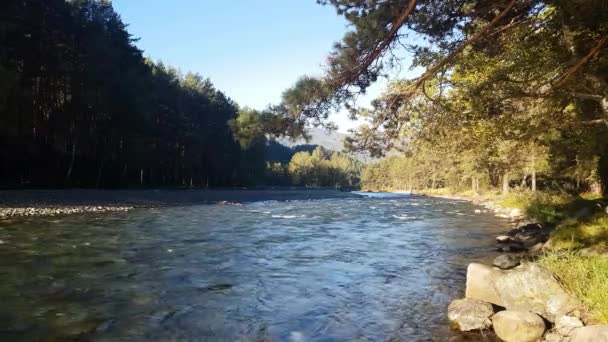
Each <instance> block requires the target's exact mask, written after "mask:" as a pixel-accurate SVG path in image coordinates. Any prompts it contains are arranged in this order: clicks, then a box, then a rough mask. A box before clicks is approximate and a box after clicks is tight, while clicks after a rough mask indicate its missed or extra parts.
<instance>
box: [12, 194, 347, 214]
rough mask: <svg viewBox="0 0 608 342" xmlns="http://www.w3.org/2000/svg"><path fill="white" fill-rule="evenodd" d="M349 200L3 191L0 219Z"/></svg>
mask: <svg viewBox="0 0 608 342" xmlns="http://www.w3.org/2000/svg"><path fill="white" fill-rule="evenodd" d="M349 197H358V195H355V194H352V193H348V192H340V191H336V190H326V189H318V190H311V189H281V190H4V191H0V220H1V219H6V218H11V217H31V216H57V215H69V214H83V213H108V212H125V211H129V210H131V209H134V208H147V207H162V206H180V205H194V204H214V203H220V204H221V203H223V204H235V203H244V202H256V201H289V200H309V199H324V198H349Z"/></svg>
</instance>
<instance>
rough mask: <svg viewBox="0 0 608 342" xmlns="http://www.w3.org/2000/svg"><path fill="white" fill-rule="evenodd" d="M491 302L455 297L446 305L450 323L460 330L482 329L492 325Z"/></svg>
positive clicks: (492, 310) (492, 312)
mask: <svg viewBox="0 0 608 342" xmlns="http://www.w3.org/2000/svg"><path fill="white" fill-rule="evenodd" d="M493 314H494V308H493V307H492V304H490V303H486V302H484V301H482V300H479V299H472V298H465V299H456V300H454V301H453V302H452V303H451V304H450V306H448V319H449V321H450V325H451V326H452V327H453V328H455V329H458V330H460V331H472V330H483V329H487V328H489V327H491V326H492V321H491V320H490V317H492V315H493Z"/></svg>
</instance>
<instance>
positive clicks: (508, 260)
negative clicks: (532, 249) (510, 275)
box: [492, 254, 520, 270]
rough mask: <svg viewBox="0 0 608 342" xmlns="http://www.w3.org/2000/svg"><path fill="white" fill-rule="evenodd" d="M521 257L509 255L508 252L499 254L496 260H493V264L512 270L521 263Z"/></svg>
mask: <svg viewBox="0 0 608 342" xmlns="http://www.w3.org/2000/svg"><path fill="white" fill-rule="evenodd" d="M519 262H520V259H519V258H517V257H514V256H512V255H508V254H503V255H499V256H497V257H496V258H495V259H494V261H493V262H492V265H494V266H496V267H498V268H500V269H503V270H510V269H512V268H513V267H515V266H517V265H519Z"/></svg>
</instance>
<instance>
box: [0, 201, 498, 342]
mask: <svg viewBox="0 0 608 342" xmlns="http://www.w3.org/2000/svg"><path fill="white" fill-rule="evenodd" d="M475 209H478V208H477V207H475V206H473V205H471V204H469V203H466V202H462V201H454V200H447V199H438V198H429V197H419V196H407V195H394V194H393V195H388V194H387V195H382V194H381V195H376V197H367V198H365V197H362V198H344V199H323V200H302V201H286V202H278V201H266V202H255V203H248V204H245V205H242V206H232V205H193V206H179V207H166V208H154V209H138V210H135V211H133V212H129V213H120V214H112V215H97V216H92V215H82V216H70V217H64V218H51V219H42V218H39V219H31V220H26V221H18V222H12V223H5V224H2V225H0V277H1V278H2V282H1V283H0V299H1V301H2V303H1V304H0V340H2V341H12V340H16V341H32V340H40V339H43V340H53V339H55V340H66V339H74V338H80V339H85V340H94V341H114V340H118V339H121V340H124V341H142V340H154V341H159V340H161V341H162V340H171V341H175V340H178V341H182V340H186V341H353V340H359V341H386V340H393V341H428V340H440V341H443V340H447V339H449V338H450V336H451V334H453V333H452V332H450V331H449V328H448V324H447V320H446V308H447V305H448V304H449V302H450V301H451V300H452V299H454V298H456V297H459V296H462V293H463V288H464V282H465V275H466V266H467V264H468V263H470V262H472V261H487V260H488V259H490V258H492V257H493V256H494V255H495V252H493V239H494V236H495V235H496V234H497V233H498V232H500V231H503V230H505V228H506V227H507V222H506V221H504V220H501V219H498V218H495V217H494V216H493V215H492V214H490V213H481V214H476V213H475V212H474V211H475Z"/></svg>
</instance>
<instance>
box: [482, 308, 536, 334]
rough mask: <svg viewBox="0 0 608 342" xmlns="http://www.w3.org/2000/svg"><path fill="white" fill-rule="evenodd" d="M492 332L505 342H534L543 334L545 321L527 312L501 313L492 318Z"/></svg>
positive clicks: (508, 311)
mask: <svg viewBox="0 0 608 342" xmlns="http://www.w3.org/2000/svg"><path fill="white" fill-rule="evenodd" d="M492 323H493V325H494V332H496V335H497V336H498V337H499V338H500V339H501V340H503V341H506V342H535V341H539V340H540V339H541V338H542V337H543V334H544V333H545V321H543V319H542V318H541V317H540V316H539V315H537V314H534V313H531V312H527V311H511V310H506V311H501V312H499V313H497V314H496V315H494V316H492Z"/></svg>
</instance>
